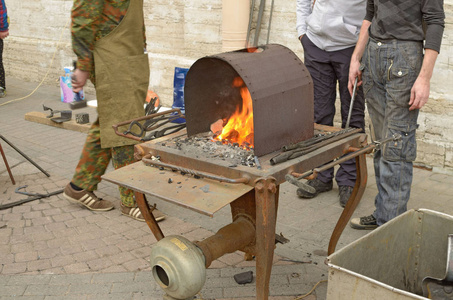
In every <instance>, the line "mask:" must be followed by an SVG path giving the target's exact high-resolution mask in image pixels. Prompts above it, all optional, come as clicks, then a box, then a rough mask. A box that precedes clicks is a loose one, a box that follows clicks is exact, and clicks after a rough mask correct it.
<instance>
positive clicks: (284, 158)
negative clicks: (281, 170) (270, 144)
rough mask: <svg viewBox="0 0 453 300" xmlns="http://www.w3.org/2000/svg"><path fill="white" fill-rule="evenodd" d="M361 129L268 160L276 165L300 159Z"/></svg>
mask: <svg viewBox="0 0 453 300" xmlns="http://www.w3.org/2000/svg"><path fill="white" fill-rule="evenodd" d="M361 131H362V129H360V128H356V129H355V130H351V131H348V132H345V133H344V134H340V135H334V136H333V137H331V138H329V139H327V140H323V141H321V142H319V143H316V144H313V145H311V146H308V147H305V148H300V149H295V150H291V151H286V152H283V153H280V154H278V155H276V156H274V157H272V158H271V159H270V163H271V165H276V164H278V163H281V162H285V161H287V160H290V159H293V158H296V157H300V156H302V155H306V154H308V153H310V152H313V151H314V150H317V149H319V148H322V147H324V146H326V145H328V144H332V143H334V142H336V141H339V140H341V139H343V138H345V137H348V136H350V135H353V134H355V133H358V132H361Z"/></svg>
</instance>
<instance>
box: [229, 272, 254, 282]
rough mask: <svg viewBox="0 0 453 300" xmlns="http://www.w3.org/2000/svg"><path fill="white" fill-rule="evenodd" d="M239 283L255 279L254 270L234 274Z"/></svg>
mask: <svg viewBox="0 0 453 300" xmlns="http://www.w3.org/2000/svg"><path fill="white" fill-rule="evenodd" d="M233 278H234V281H236V283H237V284H246V283H251V282H252V281H253V271H247V272H242V273H239V274H236V275H234V276H233Z"/></svg>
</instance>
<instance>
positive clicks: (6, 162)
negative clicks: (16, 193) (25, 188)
mask: <svg viewBox="0 0 453 300" xmlns="http://www.w3.org/2000/svg"><path fill="white" fill-rule="evenodd" d="M0 152H1V153H2V157H3V161H4V162H5V166H6V170H7V171H8V174H9V178H10V179H11V182H12V183H13V185H15V184H16V181H15V180H14V177H13V173H11V169H10V168H9V165H8V161H7V160H6V155H5V152H3V148H2V144H0Z"/></svg>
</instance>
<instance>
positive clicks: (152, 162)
mask: <svg viewBox="0 0 453 300" xmlns="http://www.w3.org/2000/svg"><path fill="white" fill-rule="evenodd" d="M142 161H143V163H145V164H148V165H153V166H156V167H163V168H169V169H172V170H177V171H180V172H184V173H187V174H191V175H194V176H199V177H205V178H208V179H212V180H217V181H220V182H227V183H244V184H247V183H248V182H249V181H250V178H247V177H241V178H237V179H231V178H226V177H221V176H217V175H214V174H209V173H204V172H200V171H196V170H192V169H187V168H182V167H180V166H175V165H171V164H166V163H163V162H160V161H157V160H152V159H150V158H149V157H146V156H145V157H143V158H142Z"/></svg>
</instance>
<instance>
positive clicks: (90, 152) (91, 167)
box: [72, 121, 135, 207]
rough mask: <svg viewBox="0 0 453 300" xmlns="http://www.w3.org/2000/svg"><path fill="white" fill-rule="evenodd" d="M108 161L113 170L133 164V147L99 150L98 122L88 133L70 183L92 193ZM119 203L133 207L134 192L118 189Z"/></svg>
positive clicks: (122, 188)
mask: <svg viewBox="0 0 453 300" xmlns="http://www.w3.org/2000/svg"><path fill="white" fill-rule="evenodd" d="M110 159H111V160H112V164H113V167H114V168H115V169H118V168H121V167H124V166H126V165H128V164H131V163H133V162H135V159H134V146H133V145H131V146H122V147H113V148H104V149H103V148H101V138H100V128H99V122H98V121H96V122H95V123H93V125H92V126H91V128H90V131H89V132H88V136H87V139H86V141H85V146H84V147H83V150H82V154H81V156H80V160H79V164H78V165H77V167H76V170H75V174H74V177H73V178H72V183H73V184H75V185H76V186H78V187H80V188H82V189H84V190H87V191H94V190H96V189H97V185H98V183H99V182H101V176H102V175H104V173H105V170H106V169H107V167H108V165H109V162H110ZM119 190H120V197H121V202H122V203H123V205H125V206H127V207H134V206H135V200H134V192H133V191H132V190H130V189H126V188H124V187H119Z"/></svg>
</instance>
